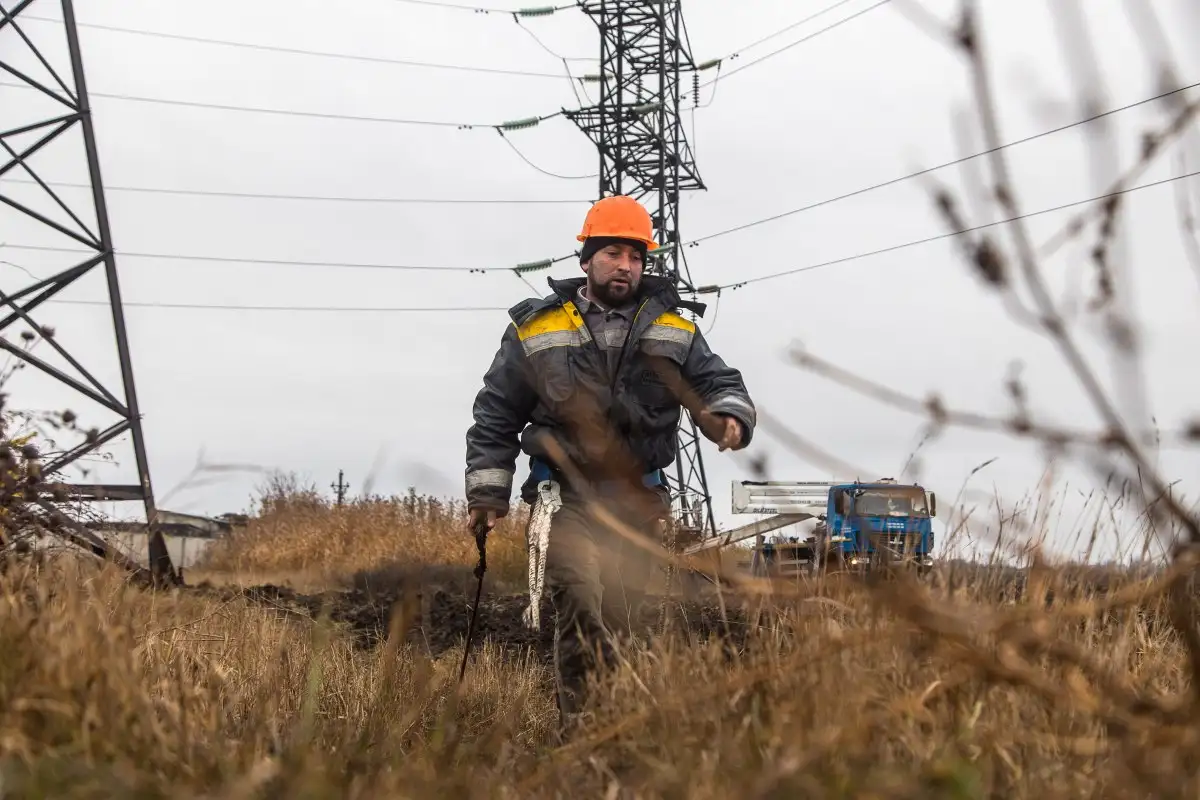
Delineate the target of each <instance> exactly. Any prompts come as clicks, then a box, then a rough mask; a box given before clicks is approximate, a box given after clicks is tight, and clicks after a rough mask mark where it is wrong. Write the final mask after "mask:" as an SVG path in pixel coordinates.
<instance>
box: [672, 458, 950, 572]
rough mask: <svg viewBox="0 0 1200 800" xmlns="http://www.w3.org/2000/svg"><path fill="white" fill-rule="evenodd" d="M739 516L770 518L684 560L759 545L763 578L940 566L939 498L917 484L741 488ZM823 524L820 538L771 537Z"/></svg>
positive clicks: (753, 563) (736, 485) (757, 562)
mask: <svg viewBox="0 0 1200 800" xmlns="http://www.w3.org/2000/svg"><path fill="white" fill-rule="evenodd" d="M732 488H733V497H732V500H733V503H732V507H733V508H732V510H733V512H734V513H735V514H754V515H770V516H768V518H766V519H760V520H758V521H757V522H751V523H749V524H748V525H742V526H740V527H738V528H735V529H733V530H730V531H726V532H724V533H720V534H718V535H716V536H713V537H711V538H709V539H706V540H703V541H700V542H696V543H694V544H692V545H690V546H688V547H687V548H685V550H684V553H685V554H689V555H694V554H697V553H700V552H703V551H705V550H708V549H711V548H721V547H726V546H729V545H732V544H735V543H737V542H741V541H744V540H746V539H750V538H753V539H755V544H754V549H753V550H752V551H751V556H750V560H749V564H748V565H747V566H748V567H749V569H750V571H751V573H752V574H755V575H764V576H765V575H790V574H796V573H804V572H809V573H812V572H816V571H818V570H820V569H821V568H823V567H826V566H830V567H833V568H835V569H837V568H839V567H842V566H847V567H858V566H860V565H862V566H866V565H869V564H870V563H872V562H873V561H876V560H878V559H879V558H880V557H883V558H887V559H888V560H889V561H900V562H905V563H908V564H910V565H914V566H916V567H917V569H918V571H920V572H925V571H927V570H928V569H929V568H930V567H932V566H933V544H934V542H933V517H934V516H936V515H937V496H936V495H935V494H934V493H933V492H927V491H926V490H925V489H924V487H922V486H919V485H917V484H901V483H897V482H896V481H895V480H892V479H889V478H883V479H880V480H878V481H875V482H862V481H858V480H855V481H835V482H832V483H830V482H824V481H734V482H733V487H732ZM805 520H816V521H817V524H816V526H815V528H814V529H813V535H811V536H808V537H806V538H804V539H800V538H799V537H795V536H781V535H778V534H775V535H772V536H771V537H770V539H768V534H773V533H774V532H775V531H780V530H782V529H783V528H787V527H790V526H792V525H795V524H796V523H799V522H803V521H805Z"/></svg>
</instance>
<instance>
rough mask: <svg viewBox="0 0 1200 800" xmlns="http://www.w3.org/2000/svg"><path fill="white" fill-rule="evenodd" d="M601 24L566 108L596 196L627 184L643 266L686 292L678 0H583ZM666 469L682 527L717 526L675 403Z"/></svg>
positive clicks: (686, 157)
mask: <svg viewBox="0 0 1200 800" xmlns="http://www.w3.org/2000/svg"><path fill="white" fill-rule="evenodd" d="M580 7H581V10H582V11H583V13H585V14H587V15H588V16H590V17H591V18H592V20H593V21H594V22H595V23H596V26H597V27H598V28H599V29H600V75H599V78H598V80H599V84H600V100H599V102H598V103H597V104H596V105H593V106H589V107H587V108H583V109H580V110H578V111H571V112H568V114H567V116H568V117H569V118H570V119H571V120H572V121H573V122H574V123H575V124H576V125H577V126H579V128H580V130H582V131H583V132H584V133H585V134H587V135H588V137H589V138H591V140H592V141H593V142H595V144H596V148H597V149H598V150H599V153H600V196H601V197H608V196H610V195H616V194H626V195H630V196H631V197H634V198H636V199H638V200H640V201H641V202H642V203H643V204H645V206H646V207H647V209H649V211H650V214H651V216H652V217H653V219H654V230H655V235H656V241H658V243H659V244H660V245H661V247H660V248H659V249H658V250H657V251H655V252H654V253H653V254H652V258H651V262H650V264H649V265H648V269H647V271H648V272H650V273H652V274H658V275H664V276H667V277H670V278H672V279H673V280H674V281H675V283H676V285H677V286H678V287H679V290H680V293H681V294H686V293H695V288H694V287H693V286H692V282H691V277H690V275H689V274H688V270H687V265H686V264H685V263H684V262H683V260H682V255H681V253H680V238H679V193H680V192H682V191H689V190H696V189H703V188H705V187H704V183H703V181H702V180H701V179H700V175H699V172H698V171H697V169H696V162H695V159H694V157H693V155H692V151H691V146H690V145H689V144H688V141H687V137H686V135H685V134H684V130H683V124H682V121H681V119H680V114H679V105H680V97H681V90H680V73H681V72H684V71H688V72H694V71H695V70H696V67H695V64H694V62H693V61H692V56H691V53H690V52H689V47H688V45H687V44H686V42H685V41H684V39H685V34H684V27H683V11H682V8H681V0H620V2H617V0H583V2H582V3H581V6H580ZM677 443H678V455H677V456H676V459H675V475H674V476H671V475H670V472H669V471H668V478H667V483H668V486H669V488H670V492H671V501H672V505H673V506H674V515H675V519H676V523H677V525H678V526H679V527H680V529H681V530H682V531H686V532H688V533H690V534H691V535H696V536H699V537H701V538H708V537H709V536H712V535H714V534H715V532H716V526H715V524H714V522H713V513H712V497H711V496H710V495H709V493H708V477H707V475H706V474H705V471H704V460H703V457H702V455H701V453H700V435H699V432H698V430H697V428H696V423H695V421H694V420H693V419H692V418H691V415H690V414H687V413H686V412H685V413H684V416H683V417H681V419H680V423H679V429H678V433H677Z"/></svg>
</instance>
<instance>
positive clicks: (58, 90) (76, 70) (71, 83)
mask: <svg viewBox="0 0 1200 800" xmlns="http://www.w3.org/2000/svg"><path fill="white" fill-rule="evenodd" d="M60 3H61V8H62V17H63V23H64V29H65V30H64V34H65V36H66V48H67V52H68V60H69V65H67V67H63V66H62V65H60V66H59V67H57V68H56V67H55V66H54V65H53V63H52V62H53V60H54V59H53V58H52V54H51V53H50V52H49V48H45V47H39V46H38V45H37V44H36V43H35V42H34V39H33V38H32V37H31V36H30V35H29V34H28V32H27V31H26V30H25V28H24V26H23V24H22V20H21V16H22V13H23V12H25V11H26V10H27V9H29V8H30V7H31V6H34V5H36V3H35V0H17V2H16V3H15V5H13V6H12V7H11V9H9V10H6V9H5V8H4V6H3V5H0V73H5V74H7V75H9V76H12V77H15V78H16V79H17V80H18V81H19V82H20V85H22V86H23V87H26V88H28V89H31V90H33V91H32V92H28V94H31V95H35V94H39V95H41V96H42V98H46V97H48V98H50V100H51V101H52V108H53V111H52V112H48V113H45V114H42V113H40V112H36V111H35V112H31V113H27V114H24V115H22V113H21V111H20V110H19V109H14V108H13V107H12V105H13V104H5V105H4V106H0V120H2V121H0V178H3V177H4V176H5V175H7V174H9V173H11V172H13V171H14V170H20V171H21V172H22V173H24V175H25V176H26V177H27V178H29V179H32V181H33V182H34V183H36V184H37V186H38V187H39V189H40V190H41V192H44V195H41V198H42V199H43V200H46V199H48V200H49V201H51V202H50V205H52V206H53V207H54V212H53V213H54V216H55V217H57V218H58V219H54V218H52V217H51V215H50V214H51V212H50V211H49V210H47V211H45V212H41V211H38V210H35V209H34V208H33V207H31V206H30V205H29V204H27V203H24V202H19V201H17V200H15V199H13V198H12V197H10V196H6V195H5V194H4V193H3V192H0V203H3V204H4V205H6V206H8V207H9V208H10V209H15V210H16V211H17V212H18V213H19V214H20V215H22V216H23V217H24V218H26V219H32V220H34V221H36V222H37V223H39V227H40V229H41V230H43V231H46V232H52V233H55V234H58V235H60V236H63V237H66V238H67V239H69V240H70V242H71V244H72V245H74V246H82V248H83V249H84V251H86V255H85V256H83V257H82V258H81V260H80V261H79V262H78V263H76V264H75V265H73V266H71V267H69V268H68V269H65V270H63V271H61V272H59V273H57V274H55V275H52V276H50V277H47V278H44V279H41V280H36V281H35V282H34V283H32V284H30V285H28V286H26V287H25V288H23V289H21V290H19V291H17V292H13V293H12V294H6V293H4V292H0V303H3V304H4V305H5V306H7V310H8V313H7V314H6V315H4V316H3V318H2V319H0V349H3V350H5V351H7V352H8V353H10V354H12V355H13V356H15V357H17V358H19V359H21V360H22V361H24V362H25V363H26V364H28V365H30V366H33V367H35V368H37V369H38V370H40V371H41V372H43V373H45V374H47V375H49V376H51V377H52V378H54V379H55V380H57V381H58V382H59V383H61V384H63V385H65V386H67V387H69V388H71V389H73V390H74V391H75V392H77V393H78V394H79V395H81V396H82V397H86V398H88V399H89V400H91V401H93V402H94V403H96V404H97V405H98V406H99V407H100V408H103V409H105V410H106V411H107V412H111V413H112V414H114V415H115V416H116V417H117V420H116V422H115V423H112V424H111V425H109V426H108V427H107V428H104V429H101V430H99V431H98V433H97V435H94V436H89V437H88V438H87V440H86V441H84V442H82V443H80V444H79V445H77V446H76V447H73V448H71V449H70V450H67V451H65V452H63V453H60V454H57V455H56V456H55V457H54V458H53V459H51V460H49V461H48V462H47V463H45V464H44V465H43V478H44V480H46V481H47V482H54V481H60V483H59V484H58V485H59V486H60V487H62V488H65V489H66V491H67V493H68V496H69V497H70V498H71V499H72V500H84V501H88V500H134V501H141V502H142V503H143V504H144V506H145V510H146V522H147V525H148V526H149V533H150V536H149V537H148V538H149V562H150V568H151V572H152V573H153V574H154V575H155V577H156V578H158V579H159V580H168V581H172V582H174V581H176V580H178V578H177V575H176V573H175V570H174V568H173V566H172V564H171V557H170V555H169V553H168V552H167V548H166V543H165V541H164V540H163V538H162V534H161V532H160V531H159V530H158V528H157V525H156V522H157V519H156V518H157V516H158V514H157V510H156V507H155V502H154V491H153V488H152V486H151V483H150V468H149V464H148V460H147V457H146V443H145V437H144V436H143V434H142V425H141V414H140V411H139V409H138V402H137V392H136V389H135V387H134V380H133V366H132V360H131V358H130V354H129V339H128V335H127V332H126V328H125V315H124V312H123V310H122V304H121V289H120V284H119V282H118V280H117V265H116V260H115V257H114V254H113V242H112V233H111V230H110V227H109V220H108V207H107V204H106V202H105V197H104V184H103V182H102V180H101V176H100V160H99V156H98V153H97V145H96V134H95V130H94V128H93V126H92V114H91V106H90V104H89V101H88V92H87V82H86V79H85V75H84V67H83V56H82V53H81V50H80V45H79V32H78V29H77V27H76V21H75V10H74V6H73V4H72V1H71V0H60ZM5 34H6V35H5ZM34 71H36V72H37V73H38V74H39V75H44V76H46V77H45V78H41V79H39V78H37V77H33V76H32V75H31V74H30V73H32V72H34ZM64 78H65V79H64ZM39 100H41V98H39ZM43 105H45V104H44V103H43ZM18 116H22V117H23V118H21V119H17V118H16V117H18ZM73 130H79V132H80V133H81V135H82V140H83V147H84V150H85V153H86V158H87V172H88V178H89V185H88V188H90V192H89V198H90V201H91V202H90V204H91V209H90V210H88V209H86V207H78V208H72V206H71V204H70V203H68V202H66V201H64V199H63V198H62V197H60V196H59V194H58V193H56V192H55V191H54V189H53V188H51V186H50V185H49V183H48V182H47V181H46V180H44V179H43V178H42V176H41V174H39V171H38V165H37V160H38V159H37V156H38V154H39V153H41V152H42V151H43V150H44V149H45V148H46V147H47V146H48V145H50V144H51V143H53V142H55V141H56V140H59V139H60V138H62V137H64V135H65V134H67V133H68V132H70V131H73ZM18 174H20V173H18ZM84 217H90V218H91V219H92V220H94V221H93V223H92V224H90V225H89V224H88V223H86V222H85V221H84V219H83V218H84ZM51 249H54V248H51ZM100 266H103V269H104V273H105V278H106V284H107V289H108V299H109V305H110V307H111V319H112V325H113V328H112V331H113V335H114V339H115V343H116V348H117V356H118V359H119V362H120V375H121V383H122V387H121V392H120V394H121V395H123V397H120V396H118V394H117V393H115V392H114V391H112V390H110V389H109V388H107V387H105V386H104V385H103V384H102V383H101V381H99V380H97V379H96V378H95V377H94V376H93V374H92V373H91V372H89V371H88V370H87V369H86V368H85V367H84V366H83V365H82V364H81V363H80V362H79V360H78V359H76V358H75V357H74V356H72V355H71V354H70V353H69V352H68V351H67V349H66V348H65V347H64V346H63V345H62V344H61V343H59V342H58V341H56V340H55V339H54V338H53V337H52V336H47V335H46V332H45V329H44V328H43V327H42V326H41V325H39V324H38V323H37V322H36V321H35V320H34V319H33V312H34V310H35V309H37V308H38V307H39V306H41V305H42V304H43V303H45V302H46V301H47V300H49V299H50V298H52V297H54V296H55V295H56V294H58V293H59V292H61V291H62V290H63V289H65V288H66V287H67V286H69V285H71V284H72V283H74V282H76V281H78V280H79V279H80V278H82V277H83V276H85V275H87V274H89V273H91V272H92V271H93V270H94V269H96V268H97V267H100ZM39 316H40V315H39ZM18 321H20V322H24V323H25V324H26V325H28V326H29V327H30V328H31V329H32V330H33V331H34V332H35V333H36V334H38V335H39V336H41V337H42V339H43V340H44V341H45V342H46V343H47V346H49V347H51V348H53V349H54V350H55V352H56V353H57V354H58V356H60V357H61V359H62V361H64V362H66V363H67V364H69V365H70V367H71V368H72V369H71V371H72V372H73V373H74V374H71V373H70V372H68V371H67V370H66V369H60V368H59V367H56V366H54V365H53V364H51V363H49V362H47V361H45V360H43V359H42V358H39V357H38V356H36V355H34V354H32V353H31V352H28V351H27V350H25V349H23V348H22V347H20V346H18V345H17V344H14V343H13V342H12V341H10V340H9V338H8V337H7V336H6V335H5V334H6V333H7V332H8V331H9V329H10V328H12V327H13V325H14V324H15V323H17V322H18ZM127 432H128V433H129V434H131V437H132V439H133V451H134V456H135V461H136V466H137V475H138V483H137V484H133V485H98V484H96V485H92V484H69V483H66V482H61V479H60V478H57V476H58V475H59V474H61V473H62V471H63V470H64V469H65V468H67V467H68V466H70V465H71V464H74V463H75V462H77V461H78V460H79V459H80V458H82V457H84V456H86V455H88V454H90V453H94V452H95V451H97V450H98V449H99V448H100V447H102V446H103V445H105V444H106V443H108V442H110V441H112V440H114V439H116V438H117V437H118V436H120V435H122V434H124V433H127ZM38 502H39V503H40V504H41V506H42V507H43V508H44V509H45V510H46V511H47V512H48V513H50V514H52V515H53V516H54V517H55V518H56V519H58V520H59V522H60V523H62V522H64V520H65V517H64V515H62V514H61V513H60V512H58V511H57V510H56V509H55V508H54V507H53V502H52V500H51V498H50V497H49V496H47V497H43V498H42V499H41V500H39V501H38ZM65 521H66V522H69V520H65ZM67 535H68V537H69V538H71V539H72V540H73V541H75V542H76V543H78V544H81V545H83V546H85V547H89V548H90V549H92V550H93V551H95V552H97V553H98V554H101V555H104V554H107V553H108V551H109V548H107V547H106V546H105V544H104V542H103V541H102V540H100V539H99V537H97V536H95V535H94V534H92V533H91V532H90V531H89V530H87V529H86V528H84V527H83V526H81V525H76V524H73V525H71V530H70V531H69V532H68V534H67ZM114 557H117V556H115V555H114Z"/></svg>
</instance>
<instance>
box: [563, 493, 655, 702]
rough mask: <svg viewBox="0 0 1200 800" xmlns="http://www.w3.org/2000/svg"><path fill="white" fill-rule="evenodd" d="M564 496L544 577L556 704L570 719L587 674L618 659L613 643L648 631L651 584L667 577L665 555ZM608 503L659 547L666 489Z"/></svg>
mask: <svg viewBox="0 0 1200 800" xmlns="http://www.w3.org/2000/svg"><path fill="white" fill-rule="evenodd" d="M562 501H563V504H562V507H561V508H560V509H559V510H558V512H557V513H555V515H554V518H553V520H552V521H551V524H550V545H549V548H548V550H547V552H546V583H547V588H548V589H549V593H550V601H551V604H552V605H553V608H554V668H555V673H556V679H557V685H558V708H559V712H560V714H562V715H563V716H564V718H565V717H570V716H571V715H574V714H575V713H577V712H578V711H579V710H580V709H581V707H582V705H583V702H584V693H585V689H586V684H587V680H588V676H589V675H590V674H592V673H593V672H595V671H596V670H597V669H605V668H610V667H612V666H614V665H615V661H616V659H615V647H614V646H619V645H620V644H622V643H626V642H628V641H629V640H630V637H631V635H634V636H636V635H642V634H645V633H647V632H649V627H648V626H646V625H645V624H644V620H645V619H647V617H646V616H645V615H643V614H642V613H641V612H642V610H643V609H642V607H643V604H644V598H645V596H646V593H647V590H649V589H651V588H652V587H653V586H654V585H657V582H658V581H659V580H660V579H661V575H662V570H661V569H660V568H661V567H662V561H661V560H660V559H659V558H657V557H656V556H655V555H654V553H653V552H651V551H648V550H646V549H645V548H644V547H639V546H638V544H637V543H636V542H635V541H631V540H630V539H629V537H628V536H625V535H622V534H621V533H619V532H617V531H614V530H612V528H611V527H610V526H609V525H608V524H606V523H605V522H603V521H601V520H599V519H596V518H593V516H592V515H591V513H590V512H589V510H588V508H587V506H586V504H585V502H584V501H583V500H582V499H580V498H579V497H577V496H575V495H574V494H572V493H570V492H569V491H568V490H567V489H566V488H565V487H564V490H563V494H562ZM602 502H603V506H604V508H605V510H607V511H608V512H609V513H611V514H613V515H614V516H615V517H616V518H617V519H619V520H620V521H621V522H622V523H624V525H625V526H626V529H627V533H629V534H634V535H637V536H641V537H644V538H645V540H648V542H649V543H650V544H651V545H653V546H655V547H657V546H659V545H660V544H661V542H662V537H661V531H662V527H661V526H662V522H663V520H665V519H666V518H667V517H668V516H669V514H670V500H669V498H668V495H667V494H666V492H665V490H663V489H647V490H643V491H641V492H639V493H638V494H637V495H636V496H634V497H631V496H629V495H628V494H626V495H624V496H622V497H612V496H610V497H606V498H604V500H603V501H602ZM651 618H652V615H651ZM597 657H598V658H599V662H598V661H597Z"/></svg>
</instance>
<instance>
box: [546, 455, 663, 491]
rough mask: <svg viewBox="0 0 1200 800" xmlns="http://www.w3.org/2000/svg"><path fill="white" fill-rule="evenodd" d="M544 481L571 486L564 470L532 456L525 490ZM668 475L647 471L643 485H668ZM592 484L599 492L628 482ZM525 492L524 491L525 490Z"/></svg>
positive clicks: (661, 472) (654, 487) (648, 487)
mask: <svg viewBox="0 0 1200 800" xmlns="http://www.w3.org/2000/svg"><path fill="white" fill-rule="evenodd" d="M543 481H552V482H554V483H557V484H558V485H559V486H562V487H570V485H571V484H570V481H568V480H567V477H566V475H564V474H563V472H562V471H561V470H559V469H557V468H555V467H553V466H551V465H550V464H548V463H546V462H545V461H543V460H542V459H540V458H537V457H531V458H530V459H529V480H528V481H526V483H525V490H524V491H527V492H529V493H530V494H535V493H536V492H537V487H538V486H539V485H540V484H541V483H542V482H543ZM666 483H667V481H666V476H665V475H664V474H663V471H662V470H661V469H656V470H653V471H652V472H647V473H646V474H645V475H643V476H642V485H643V486H644V487H646V488H647V489H658V488H659V487H663V486H666ZM590 485H591V486H592V488H593V489H595V490H596V491H598V492H601V493H604V492H605V491H606V490H610V489H611V490H617V489H621V488H624V487H625V486H626V485H627V484H625V483H624V482H622V481H617V480H608V481H590ZM523 493H524V492H523Z"/></svg>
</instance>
